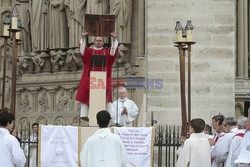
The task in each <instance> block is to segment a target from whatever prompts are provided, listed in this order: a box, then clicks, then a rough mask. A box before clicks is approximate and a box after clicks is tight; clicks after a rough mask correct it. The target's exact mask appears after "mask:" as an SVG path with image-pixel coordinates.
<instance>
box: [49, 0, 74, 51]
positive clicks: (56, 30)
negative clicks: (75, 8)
mask: <svg viewBox="0 0 250 167" xmlns="http://www.w3.org/2000/svg"><path fill="white" fill-rule="evenodd" d="M49 25H50V28H49V30H50V49H60V48H68V40H69V39H68V31H67V20H66V13H65V9H64V0H51V1H50V24H49Z"/></svg>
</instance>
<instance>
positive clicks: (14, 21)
mask: <svg viewBox="0 0 250 167" xmlns="http://www.w3.org/2000/svg"><path fill="white" fill-rule="evenodd" d="M11 15H12V18H11V28H10V29H9V31H10V32H12V42H13V45H12V49H13V53H12V91H11V103H10V111H11V112H12V113H13V114H14V115H15V110H16V73H17V39H16V36H17V34H18V32H20V29H19V27H20V26H19V25H18V12H17V9H16V7H15V6H14V8H13V11H12V14H11ZM20 25H21V24H20ZM19 37H20V35H19Z"/></svg>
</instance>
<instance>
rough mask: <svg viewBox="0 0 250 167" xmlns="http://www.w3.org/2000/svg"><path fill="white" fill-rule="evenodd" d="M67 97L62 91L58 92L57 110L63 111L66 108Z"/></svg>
mask: <svg viewBox="0 0 250 167" xmlns="http://www.w3.org/2000/svg"><path fill="white" fill-rule="evenodd" d="M68 102H69V99H68V97H67V96H66V95H65V94H64V91H62V92H60V95H59V97H58V102H57V105H56V106H57V111H63V110H65V109H67V108H68Z"/></svg>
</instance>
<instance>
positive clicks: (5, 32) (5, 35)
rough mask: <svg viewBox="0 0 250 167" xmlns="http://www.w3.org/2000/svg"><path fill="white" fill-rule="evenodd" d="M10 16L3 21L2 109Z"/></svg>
mask: <svg viewBox="0 0 250 167" xmlns="http://www.w3.org/2000/svg"><path fill="white" fill-rule="evenodd" d="M9 29H10V16H6V17H5V18H4V22H3V35H1V36H0V37H2V38H3V39H4V57H3V84H2V110H3V109H4V101H5V80H6V60H7V40H8V38H9V37H10V32H9Z"/></svg>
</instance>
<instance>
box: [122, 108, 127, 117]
mask: <svg viewBox="0 0 250 167" xmlns="http://www.w3.org/2000/svg"><path fill="white" fill-rule="evenodd" d="M122 109H123V110H122V115H123V114H128V111H127V108H126V107H124V106H123V107H122Z"/></svg>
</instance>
